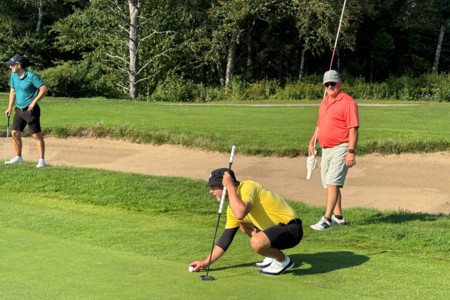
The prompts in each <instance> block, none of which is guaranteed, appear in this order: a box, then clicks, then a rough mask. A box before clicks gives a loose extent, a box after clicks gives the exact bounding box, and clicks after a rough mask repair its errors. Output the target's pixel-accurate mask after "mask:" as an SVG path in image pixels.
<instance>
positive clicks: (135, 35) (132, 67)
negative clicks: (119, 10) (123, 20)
mask: <svg viewBox="0 0 450 300" xmlns="http://www.w3.org/2000/svg"><path fill="white" fill-rule="evenodd" d="M143 2H144V0H128V8H129V12H130V31H129V43H128V50H129V68H128V74H129V86H130V98H131V99H133V100H135V99H137V98H138V96H139V89H138V84H137V81H138V80H139V74H138V70H139V53H138V49H139V16H140V13H141V9H142V5H143Z"/></svg>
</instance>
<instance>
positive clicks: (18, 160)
mask: <svg viewBox="0 0 450 300" xmlns="http://www.w3.org/2000/svg"><path fill="white" fill-rule="evenodd" d="M21 162H23V158H22V156H14V157H13V158H11V159H10V160H8V161H5V165H12V164H17V163H21Z"/></svg>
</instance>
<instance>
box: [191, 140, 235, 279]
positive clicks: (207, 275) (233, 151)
mask: <svg viewBox="0 0 450 300" xmlns="http://www.w3.org/2000/svg"><path fill="white" fill-rule="evenodd" d="M235 152H236V146H235V145H233V146H232V147H231V154H230V159H229V160H228V171H230V170H231V165H232V164H233V160H234V153H235ZM226 195H227V189H226V188H225V187H223V190H222V197H221V198H220V205H219V211H218V215H217V223H216V230H215V231H214V238H213V242H212V246H211V252H210V254H209V262H208V267H207V268H206V275H201V276H200V280H202V281H210V280H214V277H213V276H211V275H209V266H210V265H211V256H212V253H213V250H214V244H215V243H216V235H217V228H218V227H219V222H220V216H221V215H222V209H223V203H224V202H225V196H226Z"/></svg>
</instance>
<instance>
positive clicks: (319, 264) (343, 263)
mask: <svg viewBox="0 0 450 300" xmlns="http://www.w3.org/2000/svg"><path fill="white" fill-rule="evenodd" d="M289 256H290V257H291V259H292V260H293V261H294V262H295V266H296V267H294V269H293V270H291V271H290V272H289V273H291V274H294V275H314V274H321V273H328V272H332V271H335V270H339V269H346V268H351V267H355V266H359V265H361V264H363V263H365V262H367V261H368V260H369V257H368V256H365V255H360V254H355V253H353V252H350V251H336V252H319V253H312V254H294V255H289ZM305 265H309V266H310V267H309V268H305Z"/></svg>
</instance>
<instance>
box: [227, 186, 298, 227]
mask: <svg viewBox="0 0 450 300" xmlns="http://www.w3.org/2000/svg"><path fill="white" fill-rule="evenodd" d="M237 193H238V195H239V197H240V198H241V199H242V200H243V201H244V202H248V203H250V204H251V205H252V209H251V210H250V212H249V213H248V214H247V216H245V218H244V219H242V220H238V219H237V218H236V217H235V216H234V215H233V212H232V211H231V209H230V206H228V208H227V222H226V225H225V229H228V228H236V227H239V226H240V224H241V223H251V224H253V225H255V226H256V227H258V228H259V229H261V230H266V229H268V228H270V227H273V226H275V225H278V224H280V223H283V224H287V223H289V222H290V221H291V220H293V219H297V218H298V216H297V214H296V212H295V211H294V210H293V209H292V207H291V206H290V205H289V204H288V203H287V201H286V200H285V199H284V198H282V197H281V196H279V195H277V194H275V193H272V192H271V191H269V190H267V189H266V188H265V187H263V186H262V185H261V184H259V183H257V182H255V181H252V180H245V181H242V182H241V183H240V184H239V186H238V187H237Z"/></svg>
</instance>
